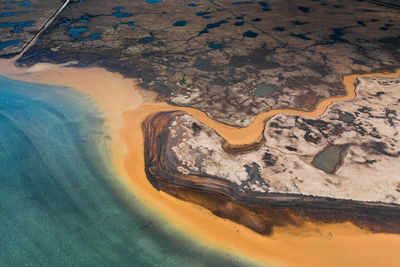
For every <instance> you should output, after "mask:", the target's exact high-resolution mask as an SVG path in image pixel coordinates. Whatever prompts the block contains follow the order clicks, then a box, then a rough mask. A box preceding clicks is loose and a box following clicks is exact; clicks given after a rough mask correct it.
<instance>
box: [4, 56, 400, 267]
mask: <svg viewBox="0 0 400 267" xmlns="http://www.w3.org/2000/svg"><path fill="white" fill-rule="evenodd" d="M2 63H4V62H0V72H2V73H4V72H8V74H9V75H11V76H12V78H14V79H21V80H25V81H30V82H41V83H46V84H55V85H65V86H71V87H73V88H75V89H76V90H79V91H81V92H83V93H86V94H88V95H90V96H91V97H93V99H94V100H96V102H97V104H98V105H99V107H100V108H101V109H102V110H103V111H104V112H105V117H106V119H107V125H108V128H109V129H108V130H109V132H110V135H111V138H112V153H113V159H114V165H115V167H116V168H117V170H118V172H119V173H120V175H121V177H122V178H123V179H124V181H125V182H126V184H127V186H128V187H129V188H130V189H131V190H132V191H133V192H134V193H135V194H136V195H137V196H138V197H139V198H140V199H141V200H142V201H143V202H144V203H145V204H146V205H147V206H148V207H149V208H151V209H152V210H154V211H156V212H157V213H158V214H159V215H160V216H161V217H163V218H165V219H166V222H168V223H171V224H173V225H174V226H175V227H176V228H177V229H180V230H182V231H183V232H184V233H186V234H187V235H188V236H191V237H193V238H194V239H196V240H198V241H200V242H201V243H203V244H207V245H209V246H212V247H215V248H218V249H222V250H227V251H231V252H234V253H238V254H239V255H243V256H246V257H248V258H250V259H252V260H255V261H258V262H262V263H266V264H271V265H274V266H282V265H284V266H286V265H287V266H293V265H296V266H382V265H384V266H397V265H398V262H400V254H399V253H398V252H397V251H398V248H399V247H400V235H394V234H372V233H369V232H366V231H363V230H361V229H359V228H357V227H355V226H354V225H352V224H350V223H342V224H314V223H306V224H304V225H303V226H301V227H294V226H284V227H275V228H274V232H273V234H272V235H271V236H263V235H259V234H257V233H255V232H253V231H252V230H250V229H248V228H246V227H244V226H242V225H239V224H236V223H234V222H231V221H229V220H225V219H222V218H219V217H217V216H215V215H213V214H212V213H211V212H209V211H208V210H206V209H204V208H202V207H200V206H198V205H195V204H192V203H189V202H184V201H181V200H179V199H176V198H174V197H172V196H170V195H168V194H166V193H164V192H159V191H157V190H156V189H155V188H154V187H153V186H152V185H151V184H150V182H149V181H148V180H147V177H146V174H145V171H144V147H143V141H144V140H143V133H142V128H141V125H142V122H143V121H144V120H145V119H146V118H147V117H148V116H149V115H151V114H154V113H155V112H160V111H172V110H183V111H186V112H188V113H190V114H191V115H194V116H195V117H196V119H198V120H200V121H201V122H203V123H205V124H207V125H209V126H210V127H212V128H214V129H216V130H217V132H218V133H219V134H220V135H221V136H223V137H224V138H226V139H227V140H228V141H229V142H231V143H234V142H237V144H242V142H240V139H241V138H242V140H244V141H245V142H249V143H250V142H254V141H255V140H257V138H258V137H259V136H260V135H261V134H262V131H263V129H264V123H265V120H267V119H268V118H270V117H272V116H273V113H268V114H267V113H263V114H261V115H259V116H257V118H256V119H255V120H254V122H253V123H252V124H251V125H249V126H248V127H246V128H242V129H247V130H242V129H238V128H235V127H229V126H226V125H224V124H222V123H219V122H215V121H213V120H212V119H210V118H209V117H208V116H206V115H205V114H204V113H203V112H201V111H198V110H195V109H190V108H181V107H176V106H171V105H167V104H163V103H156V104H154V99H155V95H154V94H152V93H149V92H146V91H142V90H140V89H139V88H138V86H137V85H136V83H135V80H133V79H126V78H123V77H122V76H121V75H119V74H115V73H110V72H107V71H105V70H103V69H98V68H93V69H92V68H90V69H75V68H63V67H57V66H56V67H54V68H53V67H50V68H47V69H46V70H45V71H43V72H42V71H36V72H30V73H29V72H26V71H24V70H20V69H17V70H15V71H16V72H14V70H11V69H10V66H8V68H7V69H6V70H4V69H2V68H3V67H4V64H3V65H2ZM3 71H4V72H3ZM399 74H400V72H399V71H398V72H396V73H395V74H368V75H349V76H346V77H345V78H344V84H345V85H346V88H347V90H348V93H349V94H348V95H347V96H344V97H338V98H334V101H346V100H350V99H352V98H353V97H355V92H354V83H355V82H356V79H357V78H358V77H382V76H397V75H399ZM5 75H7V74H5ZM106 87H107V88H106ZM352 93H354V94H353V95H352ZM146 94H147V95H146ZM329 100H331V102H330V103H332V102H334V101H332V100H333V99H329ZM329 100H328V101H327V100H324V101H325V102H324V101H321V102H320V104H319V105H318V107H319V108H318V109H316V111H312V112H316V113H312V112H301V113H298V111H293V110H288V111H287V112H296V113H287V114H299V115H302V114H304V115H305V116H312V114H315V116H318V115H316V114H318V112H321V113H322V112H323V111H324V110H325V109H326V107H327V106H328V105H329V104H330V103H329ZM193 110H194V112H193V113H192V112H191V111H193ZM317 110H318V111H317ZM275 112H276V111H275ZM253 124H254V125H253ZM121 127H122V128H121ZM119 129H120V130H119ZM226 129H228V130H226ZM229 129H230V130H229ZM238 130H239V131H241V132H240V134H238V133H231V131H238ZM247 131H248V132H247ZM253 131H255V133H251V132H253ZM246 133H249V134H252V137H251V138H250V137H248V136H246ZM235 140H237V141H235Z"/></svg>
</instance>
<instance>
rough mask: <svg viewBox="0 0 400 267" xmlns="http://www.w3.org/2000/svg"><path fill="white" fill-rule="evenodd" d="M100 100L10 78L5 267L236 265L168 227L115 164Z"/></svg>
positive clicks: (0, 226) (0, 249)
mask: <svg viewBox="0 0 400 267" xmlns="http://www.w3.org/2000/svg"><path fill="white" fill-rule="evenodd" d="M109 140H110V137H109V136H108V135H107V133H106V132H104V130H103V119H102V117H101V114H100V113H99V112H98V111H97V110H96V109H95V108H94V106H93V102H92V101H91V100H90V99H88V98H86V97H84V96H83V95H81V94H79V93H77V92H74V91H72V90H69V89H67V88H63V87H54V86H47V85H38V84H31V83H25V82H19V81H14V80H10V79H7V78H4V77H2V76H0V214H1V220H0V266H156V265H159V266H160V265H162V266H227V265H230V266H235V265H243V264H244V262H243V261H241V260H239V259H238V258H237V257H235V256H233V255H229V254H226V253H224V254H222V253H219V252H218V253H217V252H216V251H213V250H210V249H208V248H205V247H203V246H200V245H198V244H197V243H195V242H193V241H192V240H190V239H188V238H186V237H184V236H183V235H181V234H180V233H179V232H177V231H176V230H175V229H174V228H172V227H171V226H169V225H167V224H164V223H162V221H160V220H159V219H157V218H156V216H155V215H154V214H153V213H152V212H150V211H149V210H147V209H146V208H145V207H144V206H143V205H142V204H141V202H140V201H139V200H137V199H136V198H135V197H134V196H133V195H132V194H131V193H130V192H128V191H126V190H125V189H124V187H123V186H122V184H121V183H120V182H119V180H118V178H117V176H116V174H115V173H114V170H113V168H112V166H111V165H110V164H109V162H110V159H109Z"/></svg>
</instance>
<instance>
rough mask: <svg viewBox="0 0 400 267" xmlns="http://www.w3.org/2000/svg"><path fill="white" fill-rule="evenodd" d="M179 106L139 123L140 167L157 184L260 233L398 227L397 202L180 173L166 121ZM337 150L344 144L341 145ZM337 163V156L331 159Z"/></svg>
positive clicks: (389, 230)
mask: <svg viewBox="0 0 400 267" xmlns="http://www.w3.org/2000/svg"><path fill="white" fill-rule="evenodd" d="M185 114H187V113H185V112H182V111H174V112H158V113H156V114H153V115H151V116H150V117H149V118H148V119H146V121H145V122H144V123H143V132H144V134H145V139H144V147H145V166H146V167H145V170H146V174H147V178H148V179H149V180H150V182H151V183H152V184H153V186H154V187H155V188H157V189H158V190H162V191H164V192H167V193H168V194H171V195H173V196H175V197H177V198H179V199H182V200H186V201H190V202H193V203H196V204H199V205H201V206H203V207H206V208H207V209H209V210H210V211H211V212H212V213H213V214H215V215H217V216H220V217H223V218H226V219H230V220H232V221H235V222H237V223H240V224H242V225H244V226H247V227H249V228H250V229H252V230H254V231H256V232H257V233H260V234H271V233H272V230H273V228H272V227H273V226H277V225H278V226H283V225H287V224H291V225H296V226H300V225H301V224H303V223H304V222H306V221H312V222H318V223H343V222H346V221H349V222H352V223H353V224H354V225H357V226H359V227H360V228H364V229H368V230H370V231H372V232H387V233H400V206H399V205H396V204H385V203H377V202H367V201H365V202H362V201H354V200H341V199H333V198H327V197H316V196H305V195H300V194H297V195H296V194H285V193H257V192H245V191H240V188H239V186H238V185H236V184H235V183H232V182H229V181H227V180H224V179H219V178H218V177H212V176H209V175H207V174H203V173H201V171H200V173H199V174H182V173H180V172H178V171H177V169H178V166H179V162H178V161H177V160H176V159H175V158H174V157H173V156H171V152H170V150H171V147H172V146H174V145H175V142H176V138H173V137H172V136H171V134H170V130H169V126H170V125H171V124H172V122H173V121H174V119H175V118H176V117H177V116H182V115H185ZM340 148H341V151H340V152H339V153H340V154H342V153H343V150H346V148H347V146H346V145H343V146H340ZM336 161H338V162H335V164H334V165H333V168H334V169H335V168H337V167H338V165H339V163H340V161H341V158H340V159H338V160H336Z"/></svg>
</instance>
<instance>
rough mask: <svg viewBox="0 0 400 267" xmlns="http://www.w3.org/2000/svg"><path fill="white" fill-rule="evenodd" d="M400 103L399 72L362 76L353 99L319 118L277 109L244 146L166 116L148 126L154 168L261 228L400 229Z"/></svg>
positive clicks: (184, 190)
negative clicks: (238, 148)
mask: <svg viewBox="0 0 400 267" xmlns="http://www.w3.org/2000/svg"><path fill="white" fill-rule="evenodd" d="M399 105H400V79H399V78H398V77H397V78H396V77H391V78H388V77H385V78H373V77H370V78H360V79H359V83H358V85H357V97H356V98H355V99H353V100H350V101H345V102H337V103H334V104H332V105H331V106H330V107H329V108H328V109H327V110H326V112H325V113H324V114H323V115H321V116H320V117H319V118H316V119H312V118H307V117H302V116H297V115H276V116H275V117H273V118H272V119H270V120H269V121H268V123H267V125H266V127H265V130H264V133H263V134H264V139H265V141H264V142H263V143H262V145H261V146H259V147H257V148H254V149H253V150H252V151H247V152H242V153H240V152H234V153H232V151H228V150H226V147H224V146H223V145H222V144H223V143H224V140H223V139H222V138H221V137H220V136H219V135H218V134H217V133H216V132H215V131H214V130H213V129H211V128H209V127H208V126H206V125H204V124H203V123H201V122H200V121H198V120H196V119H194V118H193V117H191V116H190V115H188V114H185V113H183V112H173V113H171V112H166V113H158V114H155V115H153V116H151V117H150V118H149V119H148V120H147V121H146V122H145V124H144V131H145V135H146V141H145V142H146V143H145V147H146V149H147V150H146V153H145V158H146V171H147V175H148V178H149V179H150V181H151V182H152V184H153V185H154V186H155V187H156V188H158V189H161V190H164V191H166V192H168V193H170V194H172V195H175V196H177V197H179V198H182V199H185V200H188V201H193V202H195V203H198V204H200V205H203V206H205V207H207V208H208V209H210V210H211V211H212V212H213V213H214V214H217V215H219V216H221V217H225V218H229V219H232V220H234V221H237V222H239V223H241V224H244V225H246V226H248V227H250V228H252V229H253V230H255V231H257V232H260V233H269V232H270V231H271V227H272V226H273V225H277V224H282V223H292V224H299V223H301V222H302V221H303V220H317V221H324V222H340V221H346V220H350V221H352V222H353V223H355V224H356V225H359V226H360V227H365V228H368V229H370V230H373V231H384V232H400V227H399V226H400V216H399V215H396V213H397V214H398V212H397V211H399V210H400V206H399V204H400V175H399V170H398V168H396V166H397V164H398V163H399V156H400V142H399V141H400V140H399V139H400V136H399V127H398V121H399V117H398V113H399V112H400V106H399ZM300 215H301V216H300ZM299 216H300V217H299Z"/></svg>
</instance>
